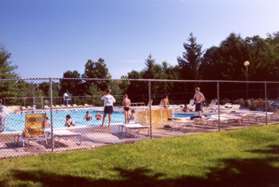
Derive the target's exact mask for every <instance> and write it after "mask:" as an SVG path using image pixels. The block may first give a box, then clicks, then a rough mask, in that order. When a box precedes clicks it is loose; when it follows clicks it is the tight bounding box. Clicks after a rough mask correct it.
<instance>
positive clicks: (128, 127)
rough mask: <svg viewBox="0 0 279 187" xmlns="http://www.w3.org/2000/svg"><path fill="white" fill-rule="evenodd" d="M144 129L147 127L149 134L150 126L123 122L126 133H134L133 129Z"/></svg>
mask: <svg viewBox="0 0 279 187" xmlns="http://www.w3.org/2000/svg"><path fill="white" fill-rule="evenodd" d="M143 129H147V135H149V131H150V128H149V127H148V126H143V125H141V124H139V123H128V124H123V132H124V133H125V135H128V134H132V133H131V132H132V131H137V132H138V131H140V130H143Z"/></svg>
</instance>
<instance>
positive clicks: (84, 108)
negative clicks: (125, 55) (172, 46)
mask: <svg viewBox="0 0 279 187" xmlns="http://www.w3.org/2000/svg"><path fill="white" fill-rule="evenodd" d="M197 87H199V88H200V92H201V93H203V95H204V97H205V99H202V100H201V101H198V100H199V99H198V98H196V97H195V100H194V95H195V88H197ZM0 88H1V89H0V98H1V103H2V104H1V105H0V130H1V133H0V157H1V158H5V157H11V156H21V155H30V154H38V153H44V152H52V151H64V150H72V149H87V148H92V147H98V146H103V145H106V144H115V143H124V142H130V141H136V140H140V139H144V138H156V137H164V136H176V135H181V134H184V133H192V132H208V131H221V130H226V129H232V128H242V127H247V126H251V125H264V124H266V125H267V124H269V123H278V121H279V115H278V112H277V109H278V107H279V100H277V99H278V96H279V82H267V81H260V82H255V81H206V80H199V81H193V80H154V79H113V80H108V79H85V78H84V79H83V78H82V79H74V78H73V79H72V78H66V79H59V78H45V79H1V80H0ZM108 89H110V90H111V94H112V95H113V97H114V98H115V102H114V107H113V112H112V114H111V119H110V118H109V113H110V111H107V113H106V114H105V113H104V101H103V100H102V99H101V98H102V97H103V96H104V95H105V92H106V91H107V90H108ZM126 94H127V95H128V97H129V98H130V100H131V103H130V104H129V102H128V104H127V103H126V104H127V106H126V107H129V108H126V109H124V107H123V98H124V96H125V95H126ZM198 95H199V94H198ZM105 100H106V99H105ZM106 102H107V101H106ZM125 102H127V100H125ZM200 102H201V103H202V104H201V105H202V108H201V112H198V111H197V109H198V108H199V106H197V104H198V103H200ZM197 107H198V108H197ZM125 113H126V116H125Z"/></svg>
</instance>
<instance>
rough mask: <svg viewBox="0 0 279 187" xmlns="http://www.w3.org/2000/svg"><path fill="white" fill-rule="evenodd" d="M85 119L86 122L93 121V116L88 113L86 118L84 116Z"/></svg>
mask: <svg viewBox="0 0 279 187" xmlns="http://www.w3.org/2000/svg"><path fill="white" fill-rule="evenodd" d="M84 119H85V120H86V121H90V120H92V115H91V114H90V113H89V111H86V113H85V116H84Z"/></svg>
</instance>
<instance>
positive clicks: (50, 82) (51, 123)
mask: <svg viewBox="0 0 279 187" xmlns="http://www.w3.org/2000/svg"><path fill="white" fill-rule="evenodd" d="M52 91H53V90H52V79H51V78H49V97H50V107H49V109H50V111H49V114H50V136H51V151H52V152H53V150H54V139H53V115H52V114H53V113H52V112H53V111H52V107H53V93H52Z"/></svg>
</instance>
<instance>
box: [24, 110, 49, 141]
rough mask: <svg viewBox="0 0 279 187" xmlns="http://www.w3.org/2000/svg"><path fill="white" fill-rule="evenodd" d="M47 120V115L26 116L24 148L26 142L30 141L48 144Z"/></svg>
mask: <svg viewBox="0 0 279 187" xmlns="http://www.w3.org/2000/svg"><path fill="white" fill-rule="evenodd" d="M45 120H46V114H45V113H44V114H26V115H25V127H24V130H23V133H22V136H21V140H22V144H23V146H25V142H26V141H27V142H29V141H30V140H35V141H45V142H46V144H47V136H46V134H45V132H44V128H45V127H44V124H45Z"/></svg>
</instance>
